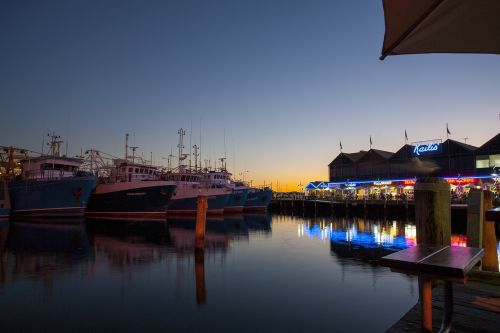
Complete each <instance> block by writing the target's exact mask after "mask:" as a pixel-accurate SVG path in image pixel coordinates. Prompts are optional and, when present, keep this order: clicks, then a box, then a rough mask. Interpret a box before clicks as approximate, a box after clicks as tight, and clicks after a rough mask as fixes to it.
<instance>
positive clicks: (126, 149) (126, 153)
mask: <svg viewBox="0 0 500 333" xmlns="http://www.w3.org/2000/svg"><path fill="white" fill-rule="evenodd" d="M126 160H128V133H126V134H125V161H126Z"/></svg>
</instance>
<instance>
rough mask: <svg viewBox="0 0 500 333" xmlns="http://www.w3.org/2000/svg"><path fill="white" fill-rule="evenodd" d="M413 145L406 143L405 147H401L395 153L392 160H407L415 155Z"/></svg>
mask: <svg viewBox="0 0 500 333" xmlns="http://www.w3.org/2000/svg"><path fill="white" fill-rule="evenodd" d="M412 153H413V146H411V145H409V144H405V145H404V146H403V147H401V148H399V150H398V151H397V152H395V153H394V155H392V156H391V160H407V159H408V158H411V157H412V156H413V155H412Z"/></svg>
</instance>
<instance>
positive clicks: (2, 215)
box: [0, 181, 10, 220]
mask: <svg viewBox="0 0 500 333" xmlns="http://www.w3.org/2000/svg"><path fill="white" fill-rule="evenodd" d="M9 215H10V200H9V190H8V188H7V183H6V182H5V181H0V220H7V219H8V218H9Z"/></svg>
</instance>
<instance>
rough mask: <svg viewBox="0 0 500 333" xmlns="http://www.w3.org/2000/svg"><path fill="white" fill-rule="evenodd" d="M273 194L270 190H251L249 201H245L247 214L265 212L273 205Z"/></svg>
mask: <svg viewBox="0 0 500 333" xmlns="http://www.w3.org/2000/svg"><path fill="white" fill-rule="evenodd" d="M272 197H273V192H272V190H271V189H270V188H268V187H264V188H262V189H257V188H250V189H249V191H248V196H247V200H246V201H245V209H244V211H245V212H255V211H259V212H265V211H267V207H268V206H269V204H270V203H271V200H272Z"/></svg>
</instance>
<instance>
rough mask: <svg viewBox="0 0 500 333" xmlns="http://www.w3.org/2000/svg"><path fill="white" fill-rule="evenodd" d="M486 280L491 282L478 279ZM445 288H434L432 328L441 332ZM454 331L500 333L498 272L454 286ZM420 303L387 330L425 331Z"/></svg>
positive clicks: (391, 331)
mask: <svg viewBox="0 0 500 333" xmlns="http://www.w3.org/2000/svg"><path fill="white" fill-rule="evenodd" d="M485 280H487V281H488V283H484V282H479V281H485ZM443 294H444V293H443V291H442V288H435V289H434V290H433V297H432V304H433V307H432V312H433V320H432V328H433V331H436V332H437V331H438V330H439V327H440V324H441V322H440V318H441V317H443V313H444V302H443V299H444V295H443ZM453 310H454V315H453V332H457V333H462V332H485V333H487V332H491V333H493V332H498V328H499V327H500V278H499V277H498V276H497V275H493V274H492V275H490V276H482V277H481V276H477V275H476V277H475V278H474V277H472V278H471V282H469V283H468V284H466V285H457V286H455V287H454V304H453ZM420 318H421V311H420V305H419V304H416V305H415V306H414V307H413V308H412V309H411V310H410V311H409V312H408V313H406V314H405V315H404V316H403V317H402V318H401V319H400V320H399V321H398V322H397V323H395V324H394V325H393V326H392V327H390V328H389V329H388V330H387V333H400V332H405V333H412V332H415V333H416V332H422V330H421V326H420Z"/></svg>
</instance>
